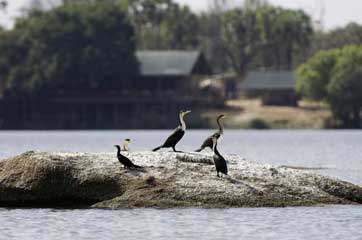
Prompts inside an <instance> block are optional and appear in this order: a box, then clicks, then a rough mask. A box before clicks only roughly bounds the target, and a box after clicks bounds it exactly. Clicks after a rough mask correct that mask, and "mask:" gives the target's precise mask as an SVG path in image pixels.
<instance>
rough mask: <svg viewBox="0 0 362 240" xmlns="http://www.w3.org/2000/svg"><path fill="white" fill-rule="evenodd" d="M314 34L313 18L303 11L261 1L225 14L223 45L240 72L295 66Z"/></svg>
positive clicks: (233, 64)
mask: <svg viewBox="0 0 362 240" xmlns="http://www.w3.org/2000/svg"><path fill="white" fill-rule="evenodd" d="M312 34H313V30H312V26H311V20H310V17H309V16H308V15H307V14H305V13H304V12H303V11H300V10H298V11H296V10H289V9H283V8H280V7H274V6H271V5H268V4H266V3H259V5H256V6H254V7H248V5H246V6H244V7H243V8H236V9H232V10H229V11H227V12H226V13H225V15H224V24H223V36H224V40H225V42H224V45H225V46H226V51H227V53H228V56H229V59H230V61H231V63H232V66H233V68H234V70H235V71H237V72H239V73H241V74H243V73H245V72H246V71H247V70H248V69H249V68H250V67H263V68H273V69H292V68H293V67H294V65H296V62H295V57H298V55H299V54H300V53H301V52H303V51H304V50H306V49H307V48H308V47H309V44H310V39H311V36H312Z"/></svg>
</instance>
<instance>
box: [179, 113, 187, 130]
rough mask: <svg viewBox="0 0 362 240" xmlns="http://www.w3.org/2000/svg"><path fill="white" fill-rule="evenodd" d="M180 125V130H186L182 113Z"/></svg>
mask: <svg viewBox="0 0 362 240" xmlns="http://www.w3.org/2000/svg"><path fill="white" fill-rule="evenodd" d="M180 126H181V128H182V130H184V131H185V130H186V123H185V120H184V117H183V115H182V114H180Z"/></svg>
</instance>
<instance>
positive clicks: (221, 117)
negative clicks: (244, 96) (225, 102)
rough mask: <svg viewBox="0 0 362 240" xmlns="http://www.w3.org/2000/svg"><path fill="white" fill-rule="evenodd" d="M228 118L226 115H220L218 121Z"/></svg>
mask: <svg viewBox="0 0 362 240" xmlns="http://www.w3.org/2000/svg"><path fill="white" fill-rule="evenodd" d="M226 117H227V116H226V115H225V114H220V115H219V116H218V117H217V119H224V118H226Z"/></svg>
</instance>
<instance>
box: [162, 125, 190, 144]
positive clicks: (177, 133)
mask: <svg viewBox="0 0 362 240" xmlns="http://www.w3.org/2000/svg"><path fill="white" fill-rule="evenodd" d="M184 134H185V132H184V130H182V128H181V127H180V126H178V127H177V128H176V129H175V130H174V131H173V132H172V134H171V135H170V136H169V137H168V138H167V139H166V141H165V143H164V144H163V146H164V147H172V146H174V145H176V143H178V141H180V139H181V138H182V136H183V135H184Z"/></svg>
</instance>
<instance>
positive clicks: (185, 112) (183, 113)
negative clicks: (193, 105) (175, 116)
mask: <svg viewBox="0 0 362 240" xmlns="http://www.w3.org/2000/svg"><path fill="white" fill-rule="evenodd" d="M190 112H191V111H190V110H187V111H184V110H181V111H180V116H182V117H184V116H186V115H187V114H189V113H190Z"/></svg>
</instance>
